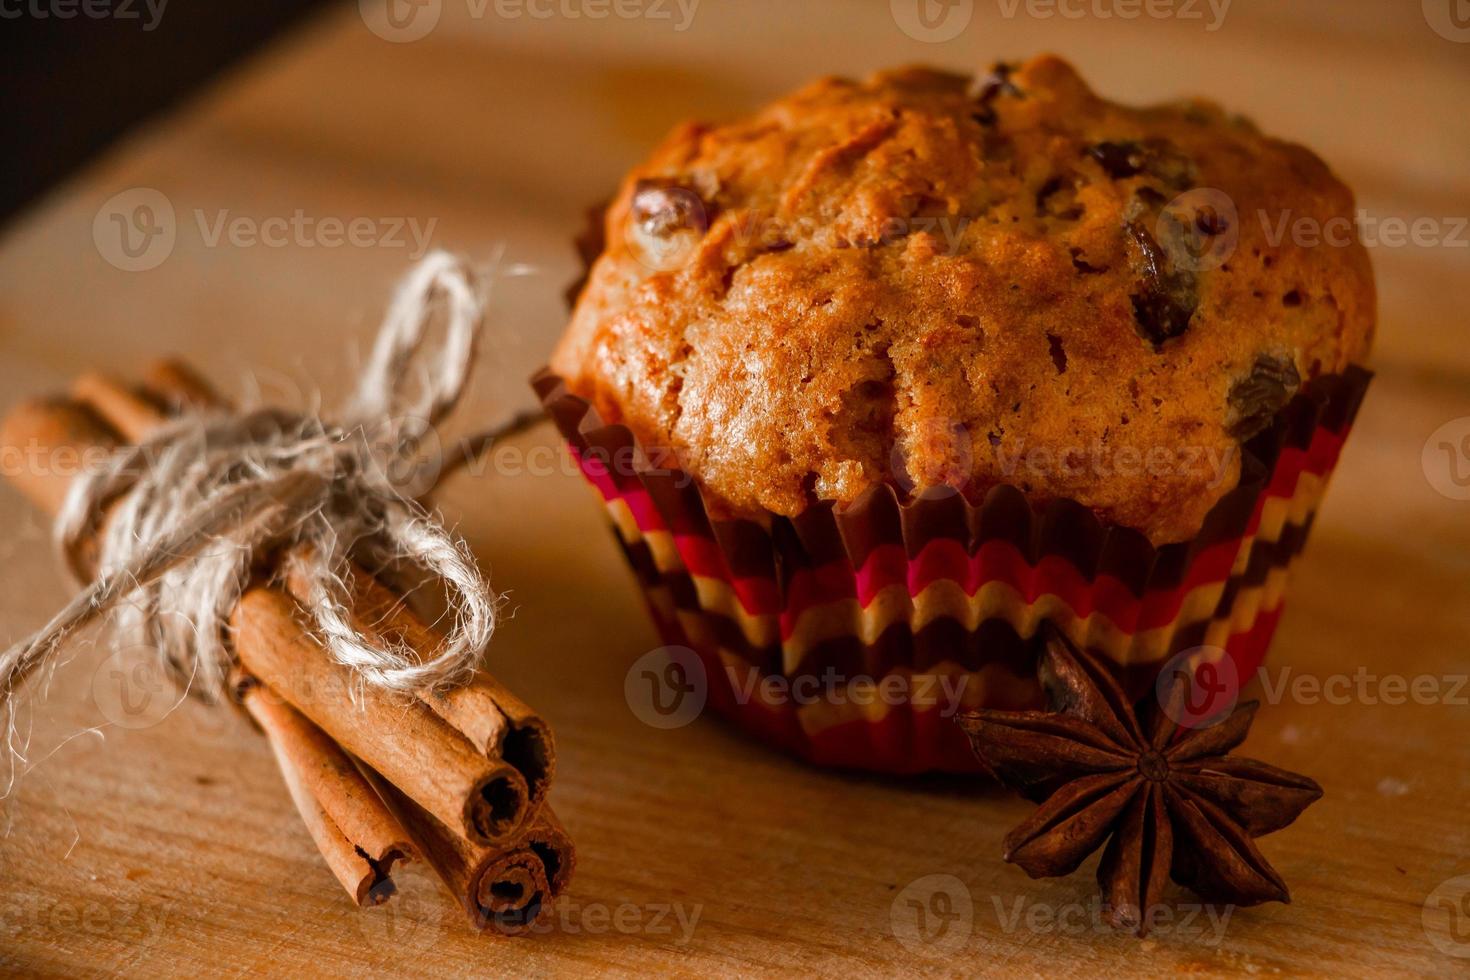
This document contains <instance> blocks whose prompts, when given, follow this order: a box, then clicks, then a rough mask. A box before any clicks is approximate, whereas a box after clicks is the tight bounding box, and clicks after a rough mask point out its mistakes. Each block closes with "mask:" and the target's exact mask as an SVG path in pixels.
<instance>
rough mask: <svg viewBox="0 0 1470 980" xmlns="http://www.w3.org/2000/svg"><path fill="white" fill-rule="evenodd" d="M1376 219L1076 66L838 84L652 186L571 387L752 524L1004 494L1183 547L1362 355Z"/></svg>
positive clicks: (565, 366)
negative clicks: (1294, 408)
mask: <svg viewBox="0 0 1470 980" xmlns="http://www.w3.org/2000/svg"><path fill="white" fill-rule="evenodd" d="M1353 217H1354V204H1353V198H1352V195H1351V193H1350V192H1349V191H1348V190H1347V188H1346V187H1344V186H1343V184H1342V183H1341V182H1340V181H1338V180H1337V179H1336V178H1335V177H1334V176H1333V175H1332V173H1331V172H1330V171H1329V170H1328V169H1327V167H1326V166H1325V165H1324V164H1323V163H1322V162H1321V161H1320V160H1319V159H1318V158H1317V157H1316V156H1315V155H1313V154H1312V153H1311V152H1310V151H1308V150H1306V149H1303V148H1302V147H1299V146H1296V145H1293V144H1290V143H1284V142H1281V141H1278V140H1274V139H1271V138H1268V137H1265V136H1262V135H1261V134H1260V133H1259V132H1257V131H1256V129H1255V128H1254V127H1253V126H1252V125H1251V124H1250V123H1248V122H1246V121H1245V120H1243V119H1240V118H1239V117H1234V116H1230V115H1228V114H1226V113H1225V112H1223V111H1222V110H1221V109H1219V108H1218V107H1216V106H1214V105H1212V104H1210V103H1206V102H1200V101H1191V102H1187V103H1177V104H1172V105H1168V106H1160V107H1153V108H1147V109H1135V108H1128V107H1124V106H1119V105H1116V104H1113V103H1110V102H1107V101H1104V100H1101V99H1099V98H1098V97H1097V96H1095V95H1094V94H1093V93H1092V92H1091V91H1090V90H1089V89H1088V88H1087V86H1086V85H1085V83H1083V81H1082V80H1081V79H1080V78H1079V77H1078V75H1077V74H1076V73H1075V72H1074V71H1073V70H1072V68H1071V67H1070V66H1068V65H1067V64H1066V63H1065V62H1063V61H1061V60H1060V59H1057V58H1055V57H1050V56H1042V57H1038V58H1035V59H1032V60H1030V61H1028V62H1026V63H1024V64H1022V65H1020V66H1019V67H1016V68H1014V69H1008V68H1005V67H1004V66H1001V67H999V68H998V69H997V70H996V71H995V72H993V73H991V74H990V75H988V76H981V77H978V78H975V79H971V78H967V77H964V76H960V75H954V74H947V73H942V72H937V71H933V70H929V69H923V68H908V69H901V70H897V71H890V72H883V73H880V74H877V75H874V76H873V77H872V78H870V79H868V80H867V81H864V82H853V81H849V80H845V79H838V78H828V79H823V80H820V81H818V82H815V83H813V84H811V85H809V86H807V87H806V88H803V89H802V90H800V91H798V92H796V93H795V94H793V95H791V96H789V97H788V98H785V99H782V100H780V101H778V102H776V103H774V104H772V105H770V106H768V107H767V108H765V109H763V110H761V111H760V112H759V113H757V114H756V115H754V116H752V117H750V118H748V119H745V120H742V121H739V122H734V123H731V124H728V125H722V126H707V125H703V124H694V123H690V124H685V125H683V126H681V127H679V128H678V129H676V130H675V132H674V133H673V134H671V135H670V136H669V137H668V139H667V140H666V141H665V142H664V144H663V145H662V146H661V147H659V148H658V150H656V151H655V153H654V154H653V155H652V157H651V158H650V159H649V160H648V161H647V162H646V163H645V164H643V165H642V166H640V167H638V168H637V169H636V170H635V171H634V172H633V173H632V174H630V175H629V176H628V178H627V179H626V180H625V181H624V183H623V185H622V187H621V189H620V191H619V193H618V195H617V197H616V199H615V200H614V202H613V203H612V205H611V206H610V208H609V209H608V212H607V215H606V218H605V232H606V240H607V246H606V248H605V250H604V251H603V253H602V255H601V256H600V257H599V258H598V259H597V261H596V262H595V264H594V266H593V268H592V271H591V276H590V279H589V282H588V284H587V287H586V288H585V290H584V291H583V292H582V295H581V297H580V299H579V301H578V303H577V305H576V309H575V312H574V314H573V317H572V322H571V325H570V327H569V329H568V330H567V333H566V335H565V336H564V338H563V339H562V341H561V343H560V344H559V346H558V347H557V350H556V352H555V354H554V355H553V359H552V368H553V370H555V371H556V372H557V373H558V374H560V375H562V376H563V377H564V378H565V379H567V382H568V384H569V386H570V387H571V389H572V390H573V391H574V392H576V393H577V394H580V395H582V396H583V397H586V398H588V399H589V400H590V401H592V402H593V404H594V405H596V407H597V409H598V410H599V412H601V413H602V415H603V416H604V417H605V418H606V419H607V420H608V421H621V422H624V423H626V424H627V425H628V426H629V427H630V428H632V429H633V431H634V432H635V433H636V434H637V435H638V436H639V438H640V440H642V441H643V442H644V443H645V444H646V445H651V446H658V447H666V448H667V449H669V450H672V451H673V453H674V454H675V456H676V458H677V459H678V461H679V465H680V466H681V468H683V469H684V470H686V471H687V472H689V473H691V474H693V475H694V476H695V477H696V478H697V479H698V480H699V481H700V482H701V483H702V484H703V485H704V487H705V488H706V489H707V490H708V491H710V492H711V493H712V494H713V496H714V498H715V499H716V500H717V501H718V502H719V503H720V504H721V505H723V506H724V507H727V508H728V509H729V512H730V514H732V515H746V516H752V517H757V518H758V517H759V516H760V515H761V513H762V512H763V511H773V512H775V513H778V514H783V515H786V516H794V515H796V514H797V513H799V512H801V511H802V510H803V509H805V508H806V507H807V506H809V505H810V504H811V503H812V502H813V501H816V500H836V501H850V500H853V499H854V498H856V497H857V496H858V495H859V494H861V493H862V492H863V490H865V489H866V488H867V487H869V486H870V485H872V484H874V483H878V482H887V483H890V484H894V485H896V486H898V487H899V488H900V489H902V490H904V491H909V492H912V491H916V490H921V489H924V488H929V487H936V486H943V485H948V486H953V487H956V488H959V489H961V490H963V491H964V492H965V493H966V494H967V495H970V496H972V497H976V498H978V497H979V496H982V495H983V494H984V493H985V492H986V491H987V490H988V489H990V487H992V486H994V485H996V484H997V483H1009V484H1013V485H1015V486H1017V487H1019V488H1020V489H1022V490H1023V491H1024V492H1026V493H1027V494H1028V495H1029V496H1031V497H1032V498H1033V499H1035V500H1038V501H1044V500H1047V499H1051V498H1058V497H1065V498H1071V499H1074V500H1077V501H1078V502H1080V503H1082V504H1085V505H1087V506H1089V507H1091V508H1093V509H1094V510H1095V511H1096V512H1097V513H1098V514H1099V515H1100V516H1102V517H1103V518H1105V519H1107V520H1110V521H1113V522H1116V523H1119V524H1123V525H1126V526H1129V527H1134V528H1137V529H1139V530H1141V531H1143V532H1144V533H1146V534H1147V535H1148V536H1149V537H1150V538H1151V539H1152V540H1153V541H1154V542H1155V543H1159V544H1162V543H1167V542H1171V541H1178V540H1183V539H1186V538H1189V537H1191V536H1193V535H1194V534H1195V533H1196V532H1197V531H1198V530H1199V527H1200V524H1201V522H1202V521H1203V518H1204V515H1205V514H1206V512H1207V511H1208V510H1209V509H1210V507H1211V506H1212V505H1213V504H1214V503H1215V502H1216V501H1217V500H1218V499H1219V498H1220V497H1221V496H1222V495H1223V494H1224V493H1226V492H1228V491H1229V490H1230V489H1231V488H1232V487H1234V486H1235V484H1236V482H1237V480H1238V477H1239V468H1240V451H1239V450H1240V445H1241V442H1242V440H1243V439H1247V438H1249V437H1250V435H1252V434H1253V433H1254V432H1255V431H1259V430H1260V428H1261V427H1263V426H1265V425H1267V424H1268V423H1269V421H1270V419H1271V417H1272V415H1273V414H1274V412H1275V411H1276V410H1277V409H1278V408H1280V407H1281V405H1282V404H1284V402H1285V400H1286V399H1288V398H1289V397H1290V396H1291V394H1292V393H1293V392H1294V391H1295V390H1296V388H1297V387H1298V386H1299V385H1300V384H1301V383H1303V382H1304V381H1306V380H1307V379H1310V378H1312V377H1315V376H1317V375H1319V374H1323V373H1335V372H1340V371H1342V370H1343V369H1345V368H1346V367H1347V366H1348V365H1349V364H1351V363H1360V362H1361V361H1362V360H1363V358H1364V357H1365V356H1366V354H1367V351H1368V349H1369V347H1370V345H1371V342H1372V336H1373V331H1374V322H1375V295H1374V287H1373V277H1372V271H1371V268H1370V266H1369V262H1368V257H1367V253H1366V251H1365V250H1364V248H1363V247H1362V245H1361V244H1360V243H1359V242H1358V240H1357V236H1356V234H1355V233H1353V231H1352V225H1351V224H1350V222H1351V220H1352V219H1353ZM1303 222H1305V223H1303ZM1294 228H1306V229H1308V230H1310V229H1314V228H1315V229H1325V231H1326V232H1327V233H1328V234H1327V237H1330V238H1334V242H1335V243H1328V242H1319V241H1317V240H1316V239H1315V238H1312V237H1308V236H1303V235H1295V234H1293V231H1292V230H1293V229H1294ZM1334 229H1335V231H1334Z"/></svg>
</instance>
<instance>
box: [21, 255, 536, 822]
mask: <svg viewBox="0 0 1470 980" xmlns="http://www.w3.org/2000/svg"><path fill="white" fill-rule="evenodd" d="M516 271H519V267H517V268H516V269H514V270H512V273H511V274H515V272H516ZM490 278H491V277H490V276H488V275H487V276H482V275H479V274H477V273H476V272H475V271H474V270H472V269H471V268H470V267H469V266H468V265H467V264H466V263H465V262H463V261H462V260H460V259H458V258H456V257H454V256H452V255H450V254H448V253H445V252H434V253H431V254H430V255H428V256H426V257H425V258H424V259H423V260H422V261H421V262H420V263H419V265H417V266H416V267H415V268H414V269H413V270H411V271H410V273H409V274H408V275H407V277H406V278H405V279H404V280H403V282H402V283H401V284H400V285H399V287H398V289H397V291H396V292H395V295H394V297H393V300H392V302H391V304H390V306H389V309H388V313H387V315H386V317H385V319H384V322H383V326H382V328H381V330H380V332H379V334H378V337H377V340H376V343H375V345H374V347H373V350H372V353H371V356H370V357H369V359H368V361H367V364H366V366H365V368H364V370H363V372H362V374H361V376H360V378H359V380H358V384H357V387H356V391H355V392H354V394H353V396H352V398H351V399H350V400H349V402H348V404H347V407H346V409H345V411H344V412H343V414H342V416H341V421H340V422H336V423H328V422H324V421H323V420H321V419H320V418H317V417H315V416H313V415H306V414H296V413H291V412H286V411H282V410H279V409H261V410H256V411H250V412H243V413H237V412H230V411H225V410H221V409H206V410H202V411H197V412H195V413H192V414H189V415H186V416H184V417H181V418H179V419H177V420H175V421H172V422H170V423H169V424H167V425H165V426H163V427H161V428H160V429H159V430H158V431H157V432H155V433H154V434H152V435H151V436H150V437H149V438H147V439H146V440H144V441H143V443H142V444H141V445H138V446H134V447H131V448H129V449H126V450H123V451H121V452H119V453H116V454H113V455H112V456H111V457H110V459H109V461H108V463H107V464H106V465H105V466H103V467H101V468H100V469H98V470H97V471H95V472H92V473H89V474H88V475H85V476H83V477H81V478H79V479H77V480H75V481H74V482H73V484H72V486H71V488H70V491H69V493H68V495H67V498H66V501H65V503H64V504H63V507H62V509H61V511H60V513H59V515H58V517H57V520H56V523H55V528H54V534H55V539H56V543H57V545H58V547H59V549H60V551H61V554H62V556H63V558H64V560H65V562H66V565H67V567H68V568H69V569H70V570H71V571H72V573H73V574H74V575H75V576H76V577H77V578H78V579H79V580H80V581H83V582H85V583H87V584H86V585H85V586H84V587H83V588H82V590H81V591H80V592H79V593H78V594H77V595H76V596H75V597H74V598H73V599H72V600H71V601H70V602H69V603H68V604H67V605H66V607H65V608H63V609H62V610H61V611H60V612H59V613H58V614H57V615H56V616H55V617H54V618H53V619H52V620H51V621H50V622H49V623H47V624H46V626H44V627H42V629H41V630H39V631H38V632H37V633H35V634H34V635H32V636H31V637H29V638H27V639H26V640H24V641H23V642H21V643H18V644H16V645H15V646H13V647H11V648H10V649H8V650H6V651H5V652H4V653H3V654H0V698H3V704H0V711H3V713H4V714H5V717H6V732H7V741H8V743H9V745H10V748H11V752H12V757H13V759H14V758H19V759H23V758H24V745H23V744H20V743H19V740H18V736H17V732H16V728H15V724H14V703H13V702H14V699H15V698H16V696H17V692H18V689H19V686H20V684H21V683H22V681H23V680H24V679H25V678H26V677H27V676H29V675H30V674H32V673H33V672H35V671H37V670H38V669H44V668H46V667H47V666H48V665H49V666H54V664H55V661H56V660H57V658H58V657H59V655H60V653H61V651H62V649H63V647H64V646H65V644H66V642H67V640H68V638H69V637H70V636H71V635H72V634H73V633H75V632H76V631H77V630H79V629H82V628H83V627H86V626H88V625H90V624H92V623H94V622H96V621H98V620H101V619H103V618H106V617H111V619H112V623H113V625H114V628H115V631H116V638H117V640H118V641H119V642H120V643H122V644H136V645H144V646H147V647H149V648H152V649H155V650H156V651H157V652H158V654H159V656H160V658H161V660H162V662H163V663H164V664H165V666H166V668H167V669H168V670H169V671H170V672H171V673H172V674H173V675H174V676H175V678H176V679H177V680H179V681H180V682H181V683H182V684H183V685H184V687H185V690H187V691H190V692H192V693H195V694H198V695H201V696H203V697H205V699H206V700H210V701H214V700H218V699H219V698H220V697H222V696H223V695H224V693H225V691H226V687H227V679H228V676H229V671H230V667H231V664H232V655H231V653H230V651H229V646H228V635H227V634H228V630H227V626H228V623H229V617H230V615H231V614H232V612H233V610H234V609H235V607H236V606H237V605H238V603H239V601H240V598H241V596H242V595H243V593H244V591H245V590H246V589H247V588H248V587H249V586H250V584H251V583H252V581H254V580H255V578H256V576H257V574H258V573H259V571H260V566H261V565H262V562H263V560H264V559H265V558H266V556H268V555H284V556H287V563H288V567H287V568H285V569H283V570H282V571H284V572H286V573H289V574H291V575H293V576H299V578H300V580H301V581H302V582H304V583H305V588H306V593H307V595H306V598H307V601H306V602H304V603H303V604H302V605H303V608H304V611H305V613H306V614H307V615H308V616H309V617H310V620H311V623H312V625H313V627H314V628H315V632H316V634H317V636H318V638H319V640H320V641H321V643H322V644H323V646H324V647H325V648H326V650H327V652H328V653H329V654H330V655H331V657H332V658H333V659H334V660H336V661H337V662H338V663H340V664H342V665H344V666H346V667H348V668H350V669H351V670H352V671H354V672H355V675H356V676H357V677H358V678H359V679H360V681H361V682H362V683H365V684H371V685H375V686H377V687H379V688H382V689H385V690H388V691H394V692H401V693H407V692H413V691H418V690H422V689H425V688H434V689H437V688H443V687H449V686H453V685H455V684H457V683H462V682H463V681H464V680H465V679H466V677H467V675H468V674H469V673H470V672H471V671H472V670H473V669H474V668H475V667H476V666H477V664H478V663H479V661H480V658H481V657H482V655H483V653H484V651H485V648H486V646H487V645H488V644H489V642H490V638H491V636H492V634H493V633H494V631H495V626H496V622H497V617H498V615H499V606H500V601H501V598H500V596H498V595H497V594H496V593H495V592H494V591H493V590H492V589H491V587H490V584H489V582H488V581H487V580H486V579H485V577H484V576H483V575H482V574H481V573H480V571H479V568H478V566H477V565H476V563H475V560H474V558H473V556H472V555H471V553H470V550H469V547H468V545H467V544H466V542H465V541H464V540H463V538H461V537H460V536H459V535H458V534H456V533H455V532H453V531H451V530H449V529H447V528H446V527H444V526H443V525H442V524H441V523H439V522H438V521H437V520H436V519H435V518H434V516H433V515H431V514H430V512H429V511H428V510H427V509H426V508H425V507H424V505H423V504H421V503H420V502H419V500H418V499H417V498H416V497H415V496H412V495H410V494H409V493H407V492H405V491H404V488H403V487H402V486H401V484H400V481H399V480H396V479H395V478H394V477H395V474H402V473H409V474H412V476H413V477H414V478H421V477H422V476H423V474H425V473H430V474H432V475H433V476H434V478H433V480H432V483H434V484H437V482H438V481H439V480H442V479H443V477H444V475H446V474H447V473H448V472H451V471H452V467H444V466H438V465H434V464H435V463H436V461H435V460H428V459H424V458H423V455H424V454H423V450H422V442H423V440H422V435H423V432H424V431H425V429H424V427H425V426H428V427H433V426H435V425H438V424H439V423H440V422H441V421H442V420H443V419H444V418H445V417H446V416H448V415H449V414H450V413H451V412H452V411H453V410H454V408H455V407H456V406H457V404H458V403H459V401H460V399H461V397H462V395H463V394H464V389H465V385H466V383H467V381H468V379H469V375H470V369H471V367H472V365H473V362H474V357H475V348H476V343H477V340H478V338H479V335H480V332H481V328H482V326H483V322H484V311H485V301H486V299H487V295H486V294H487V292H488V285H489V281H490ZM439 320H442V322H443V330H442V335H443V340H442V342H441V343H440V344H439V345H438V346H437V348H435V347H434V346H433V345H431V343H430V339H429V338H430V333H431V328H432V327H433V326H434V325H435V323H436V321H439ZM526 422H527V420H526V419H525V418H524V417H517V419H516V420H514V421H513V422H512V423H511V426H507V427H502V428H501V429H500V430H497V433H492V434H488V435H487V436H481V437H477V438H478V439H479V440H480V444H481V445H485V444H488V442H489V441H491V437H492V436H493V435H496V434H499V435H503V434H505V432H507V431H509V430H512V429H514V428H524V427H525V424H526ZM429 489H432V486H431V487H430V488H429ZM89 548H90V550H89ZM362 554H370V555H372V556H373V557H374V559H375V561H377V562H384V563H406V564H408V565H411V566H416V567H417V568H418V569H420V570H421V571H422V572H423V573H426V574H427V575H428V576H429V577H430V579H431V580H436V581H437V582H439V583H440V584H441V585H442V587H443V592H444V596H445V600H446V617H445V618H446V621H447V628H446V629H445V630H444V636H443V641H442V643H441V644H440V645H439V647H438V648H437V649H436V650H434V651H432V652H430V653H428V654H423V653H422V652H420V651H415V650H412V649H409V648H407V647H405V646H403V645H401V644H396V643H393V642H391V641H388V640H385V639H384V638H382V637H379V636H377V635H376V634H374V633H370V632H365V631H364V630H363V629H361V628H360V627H359V625H358V624H357V623H356V622H355V621H354V617H353V614H352V606H351V599H350V596H351V595H352V577H353V570H352V568H353V559H354V557H355V556H359V555H362ZM89 556H90V557H89ZM12 783H13V778H12ZM5 792H6V793H8V788H7V789H6V791H5ZM3 795H5V794H4V793H0V796H3Z"/></svg>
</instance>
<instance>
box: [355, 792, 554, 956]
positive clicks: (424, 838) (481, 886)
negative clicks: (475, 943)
mask: <svg viewBox="0 0 1470 980" xmlns="http://www.w3.org/2000/svg"><path fill="white" fill-rule="evenodd" d="M367 775H368V777H369V778H370V779H372V780H373V785H374V786H376V787H377V788H378V790H379V792H381V793H382V794H383V798H384V799H385V800H386V801H387V803H388V805H389V807H390V808H391V809H392V810H393V811H394V813H395V814H397V815H398V817H399V819H400V820H402V821H403V823H404V825H405V826H407V827H408V828H409V829H410V832H411V833H412V834H413V837H414V839H415V840H416V841H418V843H419V846H420V847H421V848H422V850H423V853H424V857H425V858H426V859H427V860H428V862H429V864H430V866H431V867H433V869H434V870H435V872H436V873H437V874H438V875H439V879H440V881H442V882H443V883H444V887H445V889H446V890H447V891H448V892H449V894H450V895H451V896H452V897H453V898H454V899H455V901H457V902H459V904H460V906H461V907H462V908H463V909H464V910H465V913H466V914H467V915H468V916H469V921H470V925H471V926H473V927H474V928H475V929H478V930H480V931H482V932H483V931H485V930H488V929H492V928H493V929H495V930H497V931H498V932H501V933H503V934H505V935H510V936H515V935H521V934H523V933H525V932H527V931H529V930H530V928H531V927H532V925H534V924H535V921H536V917H537V916H538V915H539V914H540V912H541V910H542V908H543V907H544V906H545V904H546V903H547V902H548V901H550V900H551V899H553V898H556V897H558V896H560V895H561V894H562V893H563V892H564V891H565V890H566V887H567V884H568V882H569V881H570V880H571V876H572V871H573V870H574V867H575V864H576V856H575V851H574V850H573V848H572V843H571V838H569V837H568V836H567V833H566V831H565V830H564V829H563V828H562V825H561V821H559V820H557V818H556V814H554V813H552V811H551V807H549V806H543V807H542V808H541V811H540V813H539V814H538V815H537V817H536V819H535V820H534V821H533V822H532V824H531V826H530V828H529V829H528V830H527V831H526V833H525V835H524V836H523V837H522V838H521V839H520V840H519V841H517V842H516V843H515V844H513V845H511V846H509V847H505V848H495V847H484V846H481V845H477V844H473V843H471V842H469V841H467V840H465V839H464V838H463V837H461V836H459V835H458V834H455V833H453V832H452V831H450V830H449V829H448V828H447V827H445V826H444V825H443V824H441V823H440V822H439V821H437V820H435V819H434V817H433V816H431V815H430V814H428V813H426V812H425V811H424V810H423V809H422V808H421V807H419V806H418V805H417V804H415V803H414V802H413V801H412V800H410V799H409V798H408V797H406V796H404V795H403V794H402V793H401V792H399V791H398V790H397V789H396V788H394V787H393V786H392V785H391V784H389V783H387V782H386V781H385V780H383V779H381V778H378V777H377V776H376V774H374V773H372V772H371V771H369V772H368V773H367Z"/></svg>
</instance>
